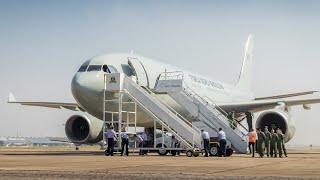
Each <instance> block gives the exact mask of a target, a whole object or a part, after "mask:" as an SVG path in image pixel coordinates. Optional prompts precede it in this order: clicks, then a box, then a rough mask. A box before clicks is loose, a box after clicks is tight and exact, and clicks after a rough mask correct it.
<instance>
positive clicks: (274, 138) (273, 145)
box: [270, 129, 279, 158]
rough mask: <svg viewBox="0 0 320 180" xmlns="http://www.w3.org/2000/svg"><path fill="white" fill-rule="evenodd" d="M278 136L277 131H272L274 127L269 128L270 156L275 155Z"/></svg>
mask: <svg viewBox="0 0 320 180" xmlns="http://www.w3.org/2000/svg"><path fill="white" fill-rule="evenodd" d="M278 139H279V137H278V135H277V133H275V132H274V129H272V130H271V139H270V155H271V157H273V155H274V157H275V158H276V157H277V148H278V147H277V141H278Z"/></svg>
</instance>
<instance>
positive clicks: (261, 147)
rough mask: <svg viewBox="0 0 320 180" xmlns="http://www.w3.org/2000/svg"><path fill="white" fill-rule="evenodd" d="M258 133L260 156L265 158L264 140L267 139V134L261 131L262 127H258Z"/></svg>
mask: <svg viewBox="0 0 320 180" xmlns="http://www.w3.org/2000/svg"><path fill="white" fill-rule="evenodd" d="M257 134H258V139H259V141H258V148H259V149H258V151H259V155H260V158H263V156H264V153H263V151H264V141H265V139H266V135H265V134H264V133H263V132H262V131H261V129H260V128H257Z"/></svg>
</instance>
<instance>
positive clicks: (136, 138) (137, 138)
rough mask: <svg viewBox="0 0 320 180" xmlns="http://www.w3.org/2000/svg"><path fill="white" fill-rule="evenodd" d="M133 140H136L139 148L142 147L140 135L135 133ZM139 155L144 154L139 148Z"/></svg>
mask: <svg viewBox="0 0 320 180" xmlns="http://www.w3.org/2000/svg"><path fill="white" fill-rule="evenodd" d="M134 140H135V141H136V142H137V144H138V147H139V148H143V139H142V137H141V136H140V135H137V134H135V135H134ZM139 155H141V156H142V155H144V151H143V150H142V149H140V152H139Z"/></svg>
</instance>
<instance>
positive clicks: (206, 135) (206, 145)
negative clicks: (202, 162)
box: [201, 129, 210, 157]
mask: <svg viewBox="0 0 320 180" xmlns="http://www.w3.org/2000/svg"><path fill="white" fill-rule="evenodd" d="M201 138H202V140H203V147H204V151H205V157H208V156H209V155H208V152H209V141H210V136H209V133H208V132H207V131H204V130H203V129H202V130H201Z"/></svg>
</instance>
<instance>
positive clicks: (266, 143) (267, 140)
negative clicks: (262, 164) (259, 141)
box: [264, 126, 271, 157]
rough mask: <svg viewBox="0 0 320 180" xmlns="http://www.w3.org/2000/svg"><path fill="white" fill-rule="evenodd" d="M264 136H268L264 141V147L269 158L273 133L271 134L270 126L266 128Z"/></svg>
mask: <svg viewBox="0 0 320 180" xmlns="http://www.w3.org/2000/svg"><path fill="white" fill-rule="evenodd" d="M264 134H265V135H266V139H265V141H264V146H265V149H266V151H267V157H269V152H270V140H271V133H270V132H269V129H268V126H265V127H264Z"/></svg>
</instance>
